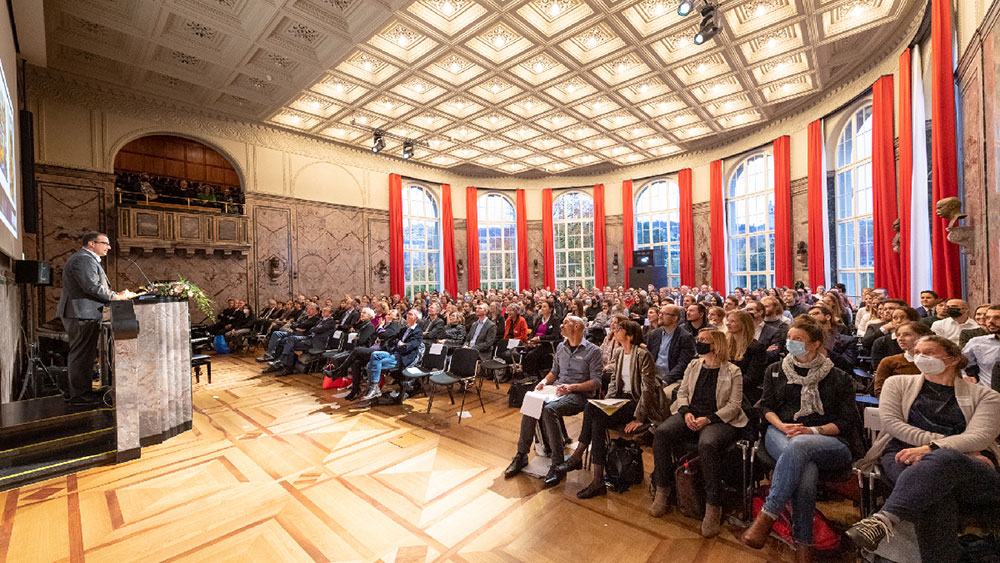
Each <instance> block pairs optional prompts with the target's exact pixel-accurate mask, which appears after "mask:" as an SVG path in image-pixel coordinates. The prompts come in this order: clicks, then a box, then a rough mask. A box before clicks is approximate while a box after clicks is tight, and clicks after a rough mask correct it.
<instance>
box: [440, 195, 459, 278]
mask: <svg viewBox="0 0 1000 563" xmlns="http://www.w3.org/2000/svg"><path fill="white" fill-rule="evenodd" d="M441 235H442V236H441V239H442V244H443V248H442V249H441V252H442V253H443V254H444V265H443V268H444V290H445V291H447V292H448V294H449V295H451V296H453V297H454V296H455V294H456V293H458V271H457V269H456V268H455V215H454V214H453V213H452V211H451V186H450V185H448V184H441Z"/></svg>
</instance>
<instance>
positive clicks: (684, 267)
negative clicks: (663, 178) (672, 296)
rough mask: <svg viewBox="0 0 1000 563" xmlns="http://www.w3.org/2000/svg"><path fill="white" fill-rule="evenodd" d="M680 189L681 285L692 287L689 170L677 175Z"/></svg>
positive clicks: (692, 264)
mask: <svg viewBox="0 0 1000 563" xmlns="http://www.w3.org/2000/svg"><path fill="white" fill-rule="evenodd" d="M677 183H678V185H679V187H680V212H681V218H680V223H681V224H680V229H681V232H680V235H681V236H680V243H681V271H680V274H681V284H682V285H690V286H694V285H695V284H696V283H697V281H696V280H695V279H694V278H695V276H694V203H693V201H692V200H693V196H692V195H691V190H692V187H691V169H690V168H685V169H684V170H681V171H680V172H678V173H677Z"/></svg>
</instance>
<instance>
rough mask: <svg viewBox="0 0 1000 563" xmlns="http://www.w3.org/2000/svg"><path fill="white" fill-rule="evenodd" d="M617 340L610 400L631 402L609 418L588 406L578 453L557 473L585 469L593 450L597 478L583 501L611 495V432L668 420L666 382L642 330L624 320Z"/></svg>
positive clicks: (618, 327) (581, 493)
mask: <svg viewBox="0 0 1000 563" xmlns="http://www.w3.org/2000/svg"><path fill="white" fill-rule="evenodd" d="M614 324H615V327H616V328H615V331H614V333H613V334H614V339H615V341H616V342H617V343H618V345H619V348H617V349H616V350H615V353H614V357H613V359H612V361H611V363H612V365H613V366H614V370H613V372H612V375H611V382H610V384H609V385H608V393H607V398H608V399H628V402H627V403H625V404H624V405H622V406H621V407H620V408H619V409H618V410H616V411H615V412H614V413H613V414H610V415H607V414H605V413H604V411H603V410H601V409H600V408H598V407H597V406H595V405H593V404H591V403H587V407H586V408H585V409H584V411H583V428H582V429H581V431H580V438H579V444H578V445H577V447H576V451H574V452H573V455H571V456H570V457H569V459H567V460H566V461H565V462H563V463H562V464H560V465H559V466H558V467H556V471H559V472H561V473H566V472H568V471H573V470H576V469H580V468H582V467H583V452H584V451H586V449H587V446H590V460H591V466H592V468H593V471H592V474H593V478H592V480H591V481H590V484H589V485H587V486H586V487H584V488H583V489H581V490H580V491H578V492H577V493H576V497H577V498H580V499H588V498H593V497H596V496H599V495H604V494H607V492H608V490H607V487H606V486H605V485H604V462H605V460H606V457H607V452H608V447H607V441H606V432H607V429H608V428H615V427H621V426H624V427H625V432H627V433H631V432H636V431H639V430H641V429H642V428H643V426H644V425H646V424H649V425H652V426H654V427H655V426H656V425H657V424H659V423H660V422H661V421H662V420H663V419H665V418H666V417H667V414H668V412H667V405H666V397H665V396H664V395H663V381H662V380H661V379H660V376H659V375H657V373H656V365H655V364H654V363H653V357H652V356H651V355H650V354H649V351H648V350H646V348H645V347H644V346H643V345H642V342H643V341H642V328H641V327H639V324H638V323H636V322H635V321H632V320H629V319H625V318H620V319H617V320H616V321H615V322H614Z"/></svg>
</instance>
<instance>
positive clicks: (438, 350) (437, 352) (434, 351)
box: [430, 343, 444, 356]
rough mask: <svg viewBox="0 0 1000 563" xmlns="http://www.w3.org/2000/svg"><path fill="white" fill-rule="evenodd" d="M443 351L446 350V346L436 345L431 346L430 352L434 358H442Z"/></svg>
mask: <svg viewBox="0 0 1000 563" xmlns="http://www.w3.org/2000/svg"><path fill="white" fill-rule="evenodd" d="M442 349H444V344H440V343H435V344H431V349H430V352H431V354H432V355H434V356H440V355H441V350H442Z"/></svg>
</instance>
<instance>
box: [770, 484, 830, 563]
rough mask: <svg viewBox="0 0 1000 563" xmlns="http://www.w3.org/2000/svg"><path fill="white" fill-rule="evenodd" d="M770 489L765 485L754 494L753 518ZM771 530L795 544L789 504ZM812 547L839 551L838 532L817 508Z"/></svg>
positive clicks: (814, 513) (784, 540) (818, 549)
mask: <svg viewBox="0 0 1000 563" xmlns="http://www.w3.org/2000/svg"><path fill="white" fill-rule="evenodd" d="M770 490H771V489H770V487H769V486H766V485H765V486H763V487H761V488H760V490H758V491H757V493H756V494H755V495H754V497H753V516H754V518H756V517H757V515H758V514H760V511H761V509H762V508H764V499H766V498H767V494H768V492H769V491H770ZM771 530H772V532H773V533H775V534H777V535H778V537H779V538H781V541H782V542H784V543H786V544H788V545H795V540H794V539H792V520H791V505H788V506H785V509H784V510H782V511H781V514H780V515H779V516H778V519H777V520H775V521H774V527H773V528H772V529H771ZM813 549H815V550H816V551H817V552H827V553H830V552H838V551H840V534H838V533H837V532H835V531H834V529H833V527H832V526H831V525H830V521H829V520H827V519H826V517H825V516H823V513H822V512H820V511H819V510H813Z"/></svg>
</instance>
